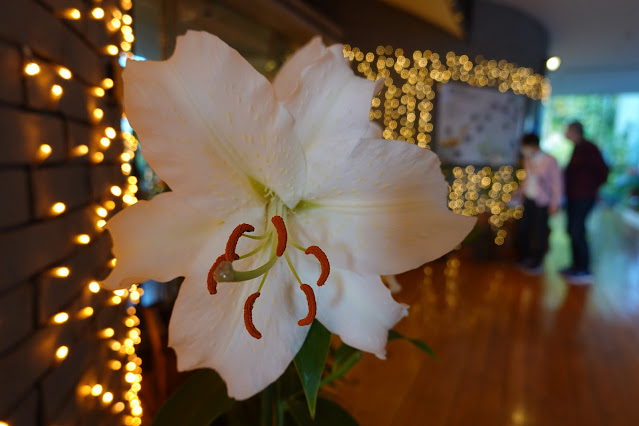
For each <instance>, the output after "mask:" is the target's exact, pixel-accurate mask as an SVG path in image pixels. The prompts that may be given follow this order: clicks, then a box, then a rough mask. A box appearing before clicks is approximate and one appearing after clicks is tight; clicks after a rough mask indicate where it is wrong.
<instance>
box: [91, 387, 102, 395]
mask: <svg viewBox="0 0 639 426" xmlns="http://www.w3.org/2000/svg"><path fill="white" fill-rule="evenodd" d="M101 393H102V385H95V386H93V387H92V388H91V395H93V396H99V395H100V394H101Z"/></svg>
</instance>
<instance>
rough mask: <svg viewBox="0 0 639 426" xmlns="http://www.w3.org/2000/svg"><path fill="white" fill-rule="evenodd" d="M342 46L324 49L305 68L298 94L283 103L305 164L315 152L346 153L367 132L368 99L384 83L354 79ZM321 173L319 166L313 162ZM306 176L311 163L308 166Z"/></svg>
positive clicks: (354, 76) (369, 100)
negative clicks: (301, 146)
mask: <svg viewBox="0 0 639 426" xmlns="http://www.w3.org/2000/svg"><path fill="white" fill-rule="evenodd" d="M342 48H343V47H342V46H341V45H334V46H331V47H329V48H328V49H326V51H325V53H324V54H323V55H322V56H320V57H319V58H318V59H317V60H316V61H315V62H313V63H312V64H311V65H310V66H307V67H306V68H304V70H303V71H302V73H301V77H300V79H299V85H298V87H297V90H296V91H295V92H294V93H293V94H291V95H290V97H289V99H287V100H285V101H284V105H285V106H286V107H287V109H288V110H289V111H291V113H292V114H294V118H295V132H296V135H297V137H298V138H300V140H301V141H302V144H303V146H304V150H305V152H306V156H307V160H309V161H310V160H315V154H316V151H322V152H326V151H329V152H333V153H334V152H337V151H339V152H342V151H344V150H346V151H349V150H350V149H351V147H352V145H354V144H355V143H356V142H357V140H358V139H359V138H361V137H362V135H364V134H366V133H367V131H368V128H369V123H370V120H369V115H370V108H371V99H372V98H373V95H374V94H375V93H377V92H379V90H380V88H381V85H382V83H383V80H378V81H376V82H374V81H370V80H367V79H364V78H361V77H357V76H356V75H355V74H354V73H353V71H352V70H351V68H350V66H349V63H348V59H346V58H344V55H343V53H342ZM312 166H313V167H317V168H318V170H321V166H322V163H321V162H318V161H313V163H312ZM308 167H309V173H312V171H311V170H310V168H311V163H309V164H308Z"/></svg>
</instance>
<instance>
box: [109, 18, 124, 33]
mask: <svg viewBox="0 0 639 426" xmlns="http://www.w3.org/2000/svg"><path fill="white" fill-rule="evenodd" d="M121 25H122V22H120V20H119V19H118V18H113V19H111V26H112V27H113V29H114V30H117V29H118V28H120V26H121Z"/></svg>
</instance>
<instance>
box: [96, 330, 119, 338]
mask: <svg viewBox="0 0 639 426" xmlns="http://www.w3.org/2000/svg"><path fill="white" fill-rule="evenodd" d="M114 334H115V331H113V329H112V328H111V327H108V328H105V329H104V330H102V331H100V333H99V334H98V335H99V336H100V337H102V338H105V339H108V338H109V337H113V335H114Z"/></svg>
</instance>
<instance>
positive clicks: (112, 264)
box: [109, 257, 118, 268]
mask: <svg viewBox="0 0 639 426" xmlns="http://www.w3.org/2000/svg"><path fill="white" fill-rule="evenodd" d="M117 264H118V259H116V258H115V257H114V258H113V259H111V260H110V261H109V265H111V267H112V268H115V265H117Z"/></svg>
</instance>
